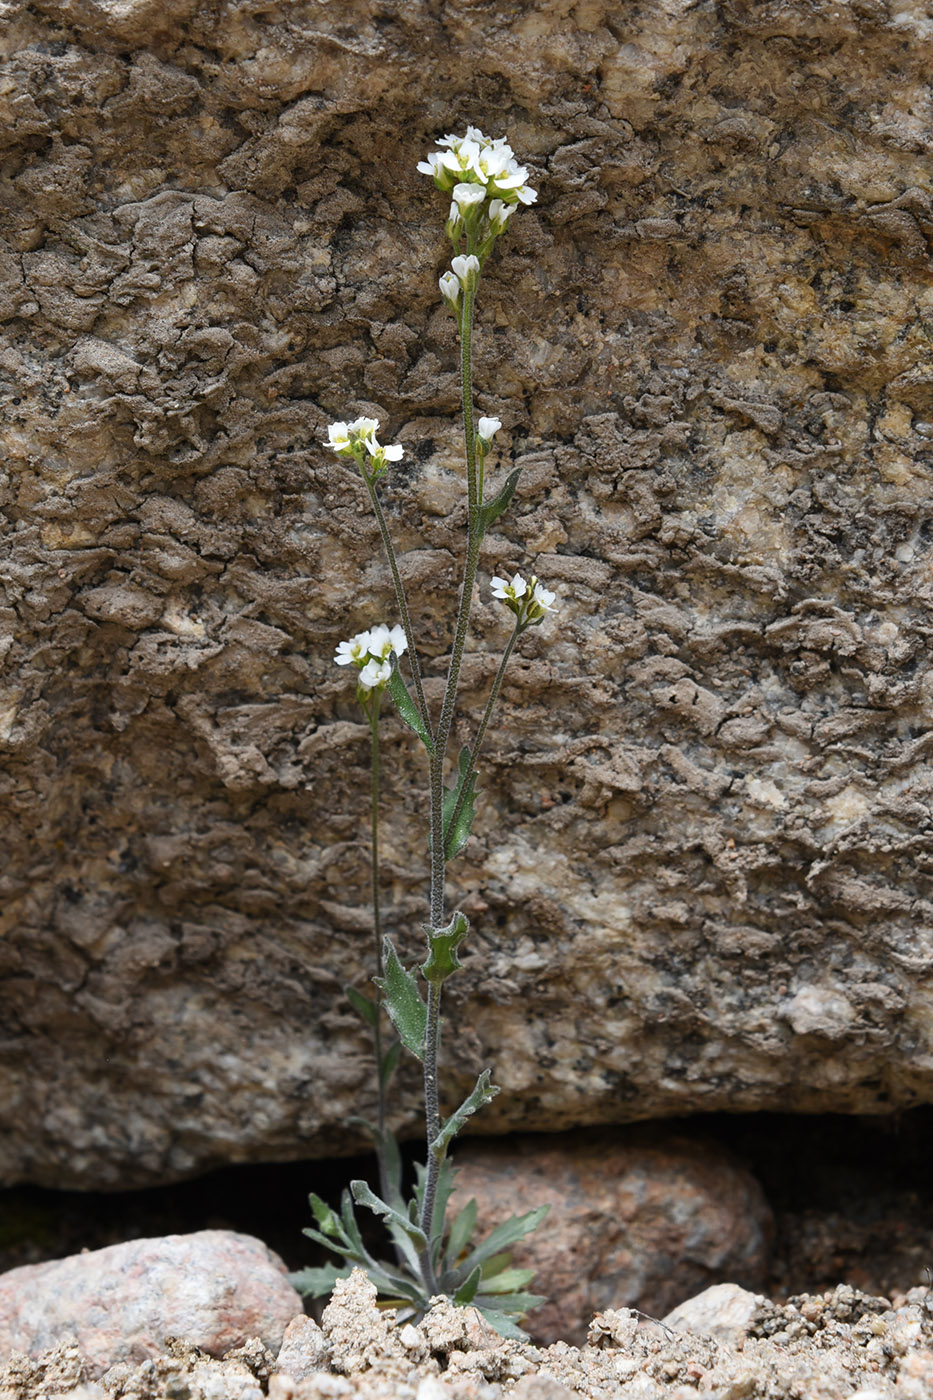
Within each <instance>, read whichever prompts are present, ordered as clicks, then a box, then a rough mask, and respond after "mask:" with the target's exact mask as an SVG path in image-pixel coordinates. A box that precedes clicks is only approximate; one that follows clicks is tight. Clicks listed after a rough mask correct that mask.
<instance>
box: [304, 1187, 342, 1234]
mask: <svg viewBox="0 0 933 1400" xmlns="http://www.w3.org/2000/svg"><path fill="white" fill-rule="evenodd" d="M308 1204H309V1205H310V1207H311V1210H312V1212H313V1214H314V1218H315V1220H316V1221H317V1223H318V1224H319V1225H320V1227H321V1230H322V1232H323V1233H324V1234H325V1235H328V1236H330V1237H331V1238H332V1239H336V1238H337V1236H338V1235H340V1234H341V1233H342V1231H341V1229H340V1221H339V1220H338V1219H337V1217H336V1215H335V1214H334V1212H333V1211H332V1210H331V1208H330V1206H329V1205H328V1204H327V1202H326V1201H322V1200H321V1198H320V1196H316V1195H315V1194H314V1192H313V1191H312V1192H311V1195H310V1196H309V1197H308Z"/></svg>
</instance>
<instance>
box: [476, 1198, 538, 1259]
mask: <svg viewBox="0 0 933 1400" xmlns="http://www.w3.org/2000/svg"><path fill="white" fill-rule="evenodd" d="M547 1212H548V1207H547V1206H536V1207H535V1209H534V1210H529V1211H527V1212H526V1214H525V1215H512V1216H510V1217H509V1219H508V1220H504V1221H503V1222H502V1224H501V1225H497V1226H496V1228H495V1229H494V1230H491V1231H490V1232H489V1234H488V1235H487V1236H486V1238H485V1239H484V1240H483V1241H482V1242H481V1243H480V1244H478V1245H476V1247H475V1248H474V1249H471V1250H470V1254H469V1257H468V1258H467V1259H466V1260H465V1261H464V1263H465V1264H466V1265H467V1266H468V1267H469V1268H471V1269H472V1268H473V1267H474V1266H475V1265H476V1264H483V1263H485V1262H486V1261H487V1260H490V1259H492V1258H494V1257H495V1255H497V1254H499V1253H501V1252H502V1250H504V1249H508V1248H509V1246H510V1245H513V1244H517V1243H518V1241H519V1240H523V1239H524V1238H525V1236H526V1235H530V1234H531V1232H532V1230H536V1229H537V1227H538V1226H539V1225H540V1224H541V1221H542V1220H543V1219H544V1217H545V1216H546V1215H547Z"/></svg>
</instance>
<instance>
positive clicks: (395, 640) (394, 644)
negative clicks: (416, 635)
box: [368, 622, 408, 661]
mask: <svg viewBox="0 0 933 1400" xmlns="http://www.w3.org/2000/svg"><path fill="white" fill-rule="evenodd" d="M368 637H369V647H368V650H369V654H370V656H371V657H372V658H375V659H376V660H379V661H387V660H388V659H389V652H391V651H394V652H395V654H396V656H404V654H405V652H406V651H407V650H408V642H407V641H406V640H405V629H404V628H403V627H399V625H398V623H396V625H395V626H394V627H387V626H386V624H385V623H384V622H380V623H379V624H378V625H377V626H375V627H373V628H372V629H371V630H370V632H369V633H368Z"/></svg>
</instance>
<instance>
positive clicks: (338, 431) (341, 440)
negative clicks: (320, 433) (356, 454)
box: [326, 423, 350, 452]
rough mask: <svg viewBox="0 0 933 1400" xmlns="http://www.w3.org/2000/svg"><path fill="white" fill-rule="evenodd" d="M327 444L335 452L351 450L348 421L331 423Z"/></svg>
mask: <svg viewBox="0 0 933 1400" xmlns="http://www.w3.org/2000/svg"><path fill="white" fill-rule="evenodd" d="M326 445H327V446H328V447H332V448H333V449H334V451H335V452H349V450H350V433H349V430H348V428H347V425H346V423H331V424H330V425H329V426H328V429H327V443H326Z"/></svg>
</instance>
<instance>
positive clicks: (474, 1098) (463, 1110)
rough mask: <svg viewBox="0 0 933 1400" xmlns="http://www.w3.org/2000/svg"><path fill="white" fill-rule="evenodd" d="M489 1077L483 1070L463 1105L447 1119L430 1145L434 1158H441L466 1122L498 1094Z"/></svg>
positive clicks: (497, 1089) (496, 1087)
mask: <svg viewBox="0 0 933 1400" xmlns="http://www.w3.org/2000/svg"><path fill="white" fill-rule="evenodd" d="M491 1077H492V1075H491V1071H490V1070H488V1069H484V1070H483V1072H482V1074H481V1075H480V1077H479V1079H477V1081H476V1084H475V1085H474V1087H473V1092H472V1093H471V1094H469V1095H468V1096H467V1098H465V1099H464V1100H463V1103H462V1104H461V1105H460V1107H459V1108H458V1109H457V1111H456V1113H452V1114H451V1115H450V1117H449V1118H448V1119H447V1122H446V1123H445V1124H444V1126H443V1127H442V1128H441V1130H440V1132H439V1133H438V1135H437V1137H436V1138H435V1139H434V1141H433V1142H432V1143H431V1151H432V1152H433V1153H434V1155H435V1157H443V1156H444V1154H445V1153H446V1151H447V1148H448V1146H449V1145H450V1142H451V1140H452V1139H453V1138H455V1137H456V1135H457V1133H459V1131H460V1129H461V1128H462V1127H463V1125H464V1123H465V1122H466V1120H467V1119H468V1118H472V1116H473V1114H474V1113H475V1112H476V1110H477V1109H478V1108H482V1107H483V1104H487V1103H489V1102H490V1100H491V1099H494V1098H495V1097H496V1095H497V1094H498V1092H499V1086H498V1084H492V1083H490V1080H491Z"/></svg>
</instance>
